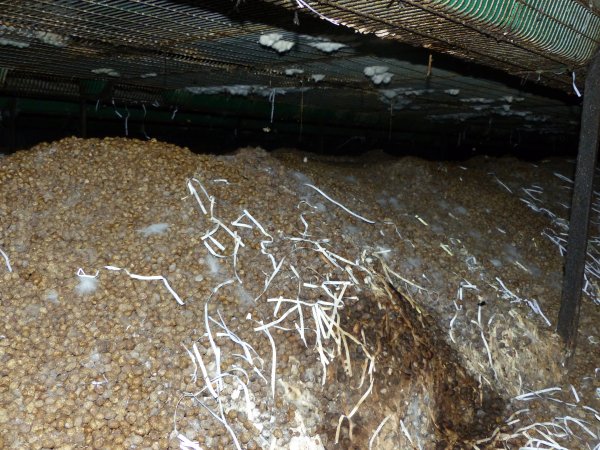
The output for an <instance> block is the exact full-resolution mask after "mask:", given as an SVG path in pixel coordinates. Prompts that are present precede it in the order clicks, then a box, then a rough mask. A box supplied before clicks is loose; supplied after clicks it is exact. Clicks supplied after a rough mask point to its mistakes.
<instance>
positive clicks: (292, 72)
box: [285, 68, 304, 77]
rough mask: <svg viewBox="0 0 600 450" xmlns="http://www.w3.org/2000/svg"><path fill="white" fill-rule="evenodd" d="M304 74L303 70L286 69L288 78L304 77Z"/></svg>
mask: <svg viewBox="0 0 600 450" xmlns="http://www.w3.org/2000/svg"><path fill="white" fill-rule="evenodd" d="M303 73H304V70H302V69H295V68H291V69H285V74H286V75H287V76H288V77H293V76H294V75H302V74H303Z"/></svg>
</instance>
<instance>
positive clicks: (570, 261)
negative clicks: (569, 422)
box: [557, 52, 600, 359]
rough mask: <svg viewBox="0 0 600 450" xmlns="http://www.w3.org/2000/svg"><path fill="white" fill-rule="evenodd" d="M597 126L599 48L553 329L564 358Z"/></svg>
mask: <svg viewBox="0 0 600 450" xmlns="http://www.w3.org/2000/svg"><path fill="white" fill-rule="evenodd" d="M599 130H600V52H599V53H597V54H596V55H595V56H594V58H593V59H592V61H591V62H590V64H589V67H588V72H587V78H586V80H585V91H584V97H583V111H582V115H581V130H580V132H579V151H578V154H577V168H576V170H575V185H574V187H573V199H572V200H571V218H570V222H569V238H568V241H567V255H566V261H565V273H564V279H563V290H562V299H561V304H560V311H559V313H558V325H557V332H558V334H559V335H560V336H561V337H562V338H563V339H564V341H565V344H566V350H567V359H570V358H571V357H572V356H573V354H574V352H575V347H576V343H577V327H578V325H579V310H580V307H581V290H582V288H583V275H584V270H585V259H586V253H587V241H588V226H589V219H590V207H591V202H592V193H593V184H594V169H595V167H596V155H597V150H598V136H599Z"/></svg>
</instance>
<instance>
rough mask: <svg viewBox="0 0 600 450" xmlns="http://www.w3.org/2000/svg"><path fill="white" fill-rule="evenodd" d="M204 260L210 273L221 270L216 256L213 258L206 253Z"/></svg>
mask: <svg viewBox="0 0 600 450" xmlns="http://www.w3.org/2000/svg"><path fill="white" fill-rule="evenodd" d="M204 262H205V263H206V265H207V266H208V270H209V271H210V273H211V274H212V275H218V274H219V272H220V271H221V264H219V259H218V258H215V257H214V256H212V255H206V256H205V257H204Z"/></svg>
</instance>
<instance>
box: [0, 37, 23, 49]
mask: <svg viewBox="0 0 600 450" xmlns="http://www.w3.org/2000/svg"><path fill="white" fill-rule="evenodd" d="M0 45H6V46H8V47H17V48H27V47H29V43H28V42H22V41H15V40H13V39H7V38H0Z"/></svg>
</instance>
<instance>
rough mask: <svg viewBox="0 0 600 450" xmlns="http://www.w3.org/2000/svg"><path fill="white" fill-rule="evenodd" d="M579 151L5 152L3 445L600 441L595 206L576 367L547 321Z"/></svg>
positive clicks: (1, 171) (83, 144)
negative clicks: (571, 155) (546, 154)
mask: <svg viewBox="0 0 600 450" xmlns="http://www.w3.org/2000/svg"><path fill="white" fill-rule="evenodd" d="M572 171H573V163H572V161H565V160H558V159H555V160H548V161H540V162H536V163H535V164H532V163H529V162H523V161H519V160H516V159H490V158H483V157H479V158H476V159H473V160H469V161H466V162H462V163H456V162H438V161H436V162H431V161H424V160H420V159H416V158H392V157H390V156H388V155H384V154H383V153H378V152H371V153H367V154H365V155H363V156H361V157H356V158H333V157H325V156H322V155H320V156H318V155H312V154H303V153H299V152H297V151H293V150H279V151H276V152H273V153H267V152H265V151H264V150H261V149H241V150H239V151H237V152H235V153H234V154H230V155H221V156H215V155H195V154H193V153H192V152H190V151H189V150H187V149H181V148H178V147H176V146H173V145H169V144H165V143H160V142H156V141H148V142H142V141H137V140H126V139H116V138H107V139H104V140H98V139H88V140H81V139H75V138H70V139H64V140H62V141H60V142H54V143H49V144H41V145H38V146H36V147H34V148H33V149H31V150H28V151H21V152H18V153H16V154H13V155H10V156H6V157H3V158H0V315H1V316H2V317H3V318H4V319H3V321H2V323H1V324H0V447H1V448H15V449H21V448H35V449H42V448H44V449H53V448H61V449H67V448H72V449H76V448H97V449H104V448H131V449H134V448H139V449H142V448H143V449H165V448H173V449H176V448H181V449H199V448H201V449H230V448H231V449H236V448H237V449H242V448H243V449H294V450H300V449H307V450H308V449H310V450H312V449H315V450H316V449H367V448H369V449H397V448H407V449H408V448H415V449H419V448H422V449H430V448H431V449H434V448H474V449H475V448H480V449H483V448H489V449H492V448H519V447H529V448H546V449H550V448H555V449H559V448H573V449H575V448H583V449H586V448H589V449H594V448H598V447H597V446H598V445H599V443H600V412H599V411H600V388H598V386H599V379H600V357H599V354H600V330H599V329H598V327H599V325H598V324H599V323H600V322H599V320H598V319H599V315H600V314H599V308H600V300H599V298H598V290H597V286H598V283H597V282H598V279H599V275H600V264H597V261H599V260H598V255H599V254H600V251H597V250H599V249H600V238H596V237H595V236H600V230H599V229H598V226H599V225H598V223H597V222H596V221H595V220H596V217H594V223H593V224H592V236H593V237H592V239H591V240H590V249H589V260H588V265H587V268H586V283H585V287H584V289H585V295H584V300H583V306H582V317H581V322H582V323H581V329H580V332H579V336H578V350H577V353H576V355H575V357H574V359H573V361H572V363H571V365H570V367H569V370H567V369H566V368H565V367H564V361H563V351H562V345H561V342H560V340H559V339H558V337H557V336H556V335H555V333H554V330H555V327H556V317H557V313H558V307H559V301H560V287H561V279H562V256H561V255H562V253H563V252H564V246H565V236H566V231H567V230H568V221H567V220H566V219H565V218H566V217H567V215H568V210H567V209H568V203H569V201H570V191H571V189H572V182H571V177H572ZM596 203H597V204H599V206H598V208H597V209H598V211H600V201H599V202H596Z"/></svg>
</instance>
